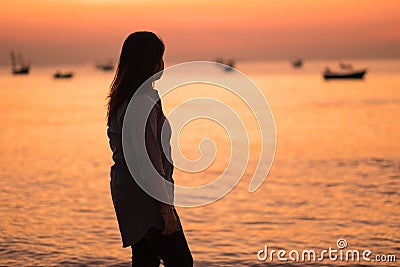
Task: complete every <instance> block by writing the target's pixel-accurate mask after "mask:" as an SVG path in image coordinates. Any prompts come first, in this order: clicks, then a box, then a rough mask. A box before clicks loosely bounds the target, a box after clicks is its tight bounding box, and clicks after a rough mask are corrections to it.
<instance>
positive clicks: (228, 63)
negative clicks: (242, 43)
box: [224, 59, 235, 71]
mask: <svg viewBox="0 0 400 267" xmlns="http://www.w3.org/2000/svg"><path fill="white" fill-rule="evenodd" d="M225 65H226V66H225V69H224V70H225V71H233V68H234V67H235V62H234V61H233V59H229V60H227V61H226V62H225Z"/></svg>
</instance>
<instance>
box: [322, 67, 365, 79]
mask: <svg viewBox="0 0 400 267" xmlns="http://www.w3.org/2000/svg"><path fill="white" fill-rule="evenodd" d="M365 73H367V69H361V70H346V71H336V72H335V71H331V70H330V69H329V68H326V69H325V71H324V73H323V76H324V79H325V80H330V79H363V78H364V75H365Z"/></svg>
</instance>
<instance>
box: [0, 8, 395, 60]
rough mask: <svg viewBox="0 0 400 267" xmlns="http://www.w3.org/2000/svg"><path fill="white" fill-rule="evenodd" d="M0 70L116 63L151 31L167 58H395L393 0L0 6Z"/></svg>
mask: <svg viewBox="0 0 400 267" xmlns="http://www.w3.org/2000/svg"><path fill="white" fill-rule="evenodd" d="M0 10H1V16H0V36H1V38H0V53H1V54H0V64H8V53H9V51H10V50H11V49H15V50H17V51H20V52H22V53H23V54H24V55H25V56H26V57H27V58H29V59H30V60H31V61H32V62H33V63H34V64H36V63H37V64H40V63H55V64H63V63H79V62H86V61H96V60H105V59H108V58H113V59H116V58H117V57H118V53H119V51H120V47H121V44H122V42H123V40H124V38H125V37H126V36H127V35H128V34H129V33H130V32H132V31H137V30H152V31H155V32H157V33H158V34H159V35H161V36H162V38H163V39H164V41H165V43H166V45H167V51H166V53H167V55H166V57H167V60H168V59H169V60H173V61H183V60H196V59H201V60H208V59H213V58H215V57H216V56H224V57H233V58H236V59H238V60H265V59H266V60H268V59H271V60H273V59H288V58H293V57H297V56H300V57H304V58H345V59H346V58H376V57H385V58H393V57H400V49H399V47H400V1H398V0H380V1H376V0H368V1H366V0H342V1H341V0H336V1H332V0H323V1H321V0H247V1H245V0H240V1H239V0H233V1H227V0H215V1H211V0H203V1H201V0H192V1H183V0H151V1H145V0H108V1H103V0H86V1H85V0H36V1H31V0H13V1H7V2H5V1H2V2H1V3H0Z"/></svg>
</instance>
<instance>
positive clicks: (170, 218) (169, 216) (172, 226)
mask: <svg viewBox="0 0 400 267" xmlns="http://www.w3.org/2000/svg"><path fill="white" fill-rule="evenodd" d="M160 212H161V216H162V218H163V220H164V225H165V227H164V230H163V231H162V232H161V234H163V235H170V234H172V233H174V232H175V230H176V228H177V227H178V219H177V218H176V215H175V210H174V208H173V207H172V208H169V209H165V208H162V209H161V211H160Z"/></svg>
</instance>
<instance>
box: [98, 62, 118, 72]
mask: <svg viewBox="0 0 400 267" xmlns="http://www.w3.org/2000/svg"><path fill="white" fill-rule="evenodd" d="M96 68H97V69H99V70H102V71H112V70H113V69H114V64H112V63H105V64H96Z"/></svg>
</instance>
